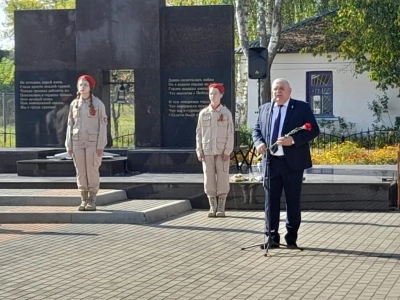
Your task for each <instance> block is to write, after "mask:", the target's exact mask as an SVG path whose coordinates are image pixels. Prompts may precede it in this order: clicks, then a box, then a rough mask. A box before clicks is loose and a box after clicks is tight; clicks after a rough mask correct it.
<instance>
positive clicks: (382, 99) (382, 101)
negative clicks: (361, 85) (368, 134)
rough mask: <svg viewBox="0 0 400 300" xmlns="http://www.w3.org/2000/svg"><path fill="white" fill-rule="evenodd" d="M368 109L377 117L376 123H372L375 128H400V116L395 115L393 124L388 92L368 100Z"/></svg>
mask: <svg viewBox="0 0 400 300" xmlns="http://www.w3.org/2000/svg"><path fill="white" fill-rule="evenodd" d="M367 105H368V109H369V110H370V111H372V113H373V116H374V117H375V120H374V124H372V128H373V130H396V131H398V130H399V128H400V117H399V116H397V117H395V122H394V124H393V122H392V118H391V116H390V112H389V97H388V96H387V94H386V92H385V93H384V94H383V95H382V96H378V95H377V98H376V99H374V100H372V102H368V103H367ZM384 116H386V117H387V120H388V122H389V123H386V121H385V118H384Z"/></svg>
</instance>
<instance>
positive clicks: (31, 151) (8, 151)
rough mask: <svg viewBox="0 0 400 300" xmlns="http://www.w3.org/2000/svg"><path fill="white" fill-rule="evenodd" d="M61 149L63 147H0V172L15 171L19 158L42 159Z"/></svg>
mask: <svg viewBox="0 0 400 300" xmlns="http://www.w3.org/2000/svg"><path fill="white" fill-rule="evenodd" d="M63 151H65V149H63V148H0V173H17V161H19V160H28V159H44V158H46V157H47V156H49V155H55V154H58V153H61V152H63Z"/></svg>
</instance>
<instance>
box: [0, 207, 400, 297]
mask: <svg viewBox="0 0 400 300" xmlns="http://www.w3.org/2000/svg"><path fill="white" fill-rule="evenodd" d="M228 215H229V217H227V218H225V219H224V218H214V219H209V218H206V217H205V211H192V212H188V213H185V214H183V215H180V216H178V217H175V218H173V219H169V220H167V221H163V222H160V223H156V224H151V225H121V224H120V225H117V224H67V225H60V224H57V225H54V224H29V225H21V224H2V225H0V257H1V260H0V270H1V272H0V299H2V300H8V299H10V300H11V299H18V300H23V299H35V300H39V299H58V300H61V299H68V300H74V299H98V300H101V299H374V300H375V299H400V227H399V224H400V214H399V213H398V212H397V213H395V212H393V213H362V212H354V213H345V212H340V213H339V212H305V213H303V223H302V227H301V233H300V238H299V245H301V246H303V247H304V248H305V250H304V251H303V252H300V251H296V250H287V249H279V250H272V251H271V254H272V256H271V257H264V256H263V254H264V252H263V251H261V250H259V249H257V248H253V249H249V250H241V249H240V248H241V247H243V246H247V245H251V244H254V243H259V242H262V240H263V237H262V233H261V231H262V228H263V213H262V212H259V211H257V212H246V211H235V212H228ZM281 217H282V223H281V225H282V227H284V226H283V222H284V218H285V215H284V214H283V213H282V215H281Z"/></svg>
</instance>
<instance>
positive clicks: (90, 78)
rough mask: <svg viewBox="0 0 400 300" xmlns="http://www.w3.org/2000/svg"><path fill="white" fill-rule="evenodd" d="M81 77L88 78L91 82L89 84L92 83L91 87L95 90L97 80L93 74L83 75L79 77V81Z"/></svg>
mask: <svg viewBox="0 0 400 300" xmlns="http://www.w3.org/2000/svg"><path fill="white" fill-rule="evenodd" d="M81 79H86V80H87V81H88V82H89V84H90V88H91V89H92V90H94V88H95V86H96V80H94V78H93V77H92V76H89V75H82V76H81V77H79V78H78V82H79V81H80V80H81Z"/></svg>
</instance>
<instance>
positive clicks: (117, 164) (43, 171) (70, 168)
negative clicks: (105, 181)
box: [17, 157, 127, 177]
mask: <svg viewBox="0 0 400 300" xmlns="http://www.w3.org/2000/svg"><path fill="white" fill-rule="evenodd" d="M126 161H127V159H126V157H114V158H109V159H103V162H102V164H101V166H100V176H102V177H107V176H116V175H124V174H125V173H126ZM17 175H18V176H75V175H76V171H75V166H74V163H73V161H72V160H70V159H69V160H60V159H31V160H20V161H18V162H17Z"/></svg>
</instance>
